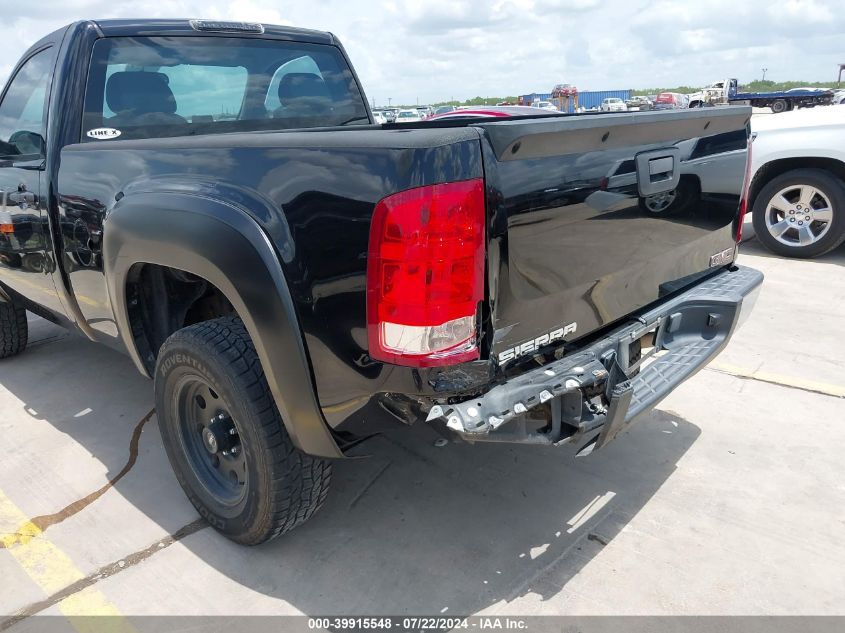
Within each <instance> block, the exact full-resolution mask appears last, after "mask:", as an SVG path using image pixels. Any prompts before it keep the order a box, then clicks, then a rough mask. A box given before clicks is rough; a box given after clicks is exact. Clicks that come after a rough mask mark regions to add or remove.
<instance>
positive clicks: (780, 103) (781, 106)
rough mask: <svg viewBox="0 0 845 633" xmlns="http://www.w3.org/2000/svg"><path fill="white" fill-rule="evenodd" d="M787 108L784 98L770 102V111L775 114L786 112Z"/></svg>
mask: <svg viewBox="0 0 845 633" xmlns="http://www.w3.org/2000/svg"><path fill="white" fill-rule="evenodd" d="M788 109H789V104H788V103H787V102H786V100H784V99H777V100H776V101H775V102H774V103H773V104H772V112H774V113H775V114H780V113H781V112H786V111H787V110H788Z"/></svg>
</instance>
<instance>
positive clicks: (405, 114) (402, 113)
mask: <svg viewBox="0 0 845 633" xmlns="http://www.w3.org/2000/svg"><path fill="white" fill-rule="evenodd" d="M420 121H422V117H421V116H420V113H419V111H418V110H411V109H408V110H399V113H398V114H397V115H396V120H395V121H394V123H419V122H420Z"/></svg>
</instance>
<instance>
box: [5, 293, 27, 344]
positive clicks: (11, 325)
mask: <svg viewBox="0 0 845 633" xmlns="http://www.w3.org/2000/svg"><path fill="white" fill-rule="evenodd" d="M28 338H29V326H28V325H27V322H26V310H25V309H24V308H22V307H20V306H18V305H15V304H14V303H11V302H10V301H5V300H3V299H0V358H8V357H9V356H16V355H18V354H20V353H21V352H22V351H23V350H24V348H26V343H27V339H28Z"/></svg>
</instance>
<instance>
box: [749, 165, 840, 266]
mask: <svg viewBox="0 0 845 633" xmlns="http://www.w3.org/2000/svg"><path fill="white" fill-rule="evenodd" d="M802 187H807V188H810V189H815V190H816V192H817V193H818V194H819V195H814V196H813V198H812V200H811V207H812V209H811V211H807V210H806V207H805V208H804V210H803V211H798V209H797V205H798V204H801V201H800V199H799V198H800V195H801V192H802V191H805V190H803V189H801V188H802ZM781 194H783V195H784V199H783V200H780V196H781ZM778 204H780V206H783V207H788V208H784V209H780V207H779V206H778ZM802 206H803V205H802ZM825 208H829V209H830V211H829V213H821V212H820V211H822V210H823V209H825ZM796 213H797V214H796ZM805 213H807V214H810V213H812V214H811V215H804V214H805ZM807 217H810V218H811V220H810V221H809V222H807V220H806V218H807ZM828 217H829V220H827V221H825V220H823V219H817V218H828ZM751 220H752V222H753V224H754V232H755V233H756V235H757V239H758V240H760V242H761V243H762V244H763V246H765V247H766V248H768V249H769V250H770V251H772V252H773V253H777V254H778V255H783V256H784V257H804V258H809V257H818V256H819V255H824V254H825V253H827V252H830V251H832V250H833V249H835V248H836V247H838V246H839V245H840V244H842V243H843V242H845V183H843V182H842V180H840V179H839V178H837V177H836V176H834V175H833V174H831V173H830V172H828V171H825V170H823V169H795V170H792V171H788V172H786V173H784V174H781V175H780V176H778V177H776V178H773V179H772V180H771V181H770V182H768V183H767V184H766V185H765V186H764V187H763V188H762V189H761V190H760V193H759V194H757V198H756V199H755V200H754V206H753V208H752V213H751ZM805 222H806V224H804V223H805ZM787 225H788V228H784V227H786V226H787ZM808 233H809V235H811V236H812V239H808V237H807V236H808ZM802 241H803V242H804V243H803V244H802Z"/></svg>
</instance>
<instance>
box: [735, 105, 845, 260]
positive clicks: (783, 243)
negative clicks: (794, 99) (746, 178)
mask: <svg viewBox="0 0 845 633" xmlns="http://www.w3.org/2000/svg"><path fill="white" fill-rule="evenodd" d="M751 128H752V130H753V132H754V136H755V139H754V143H753V148H754V151H753V152H752V154H753V159H752V162H751V174H752V180H751V189H750V193H749V205H750V206H749V208H750V209H752V210H753V213H752V214H751V218H752V222H753V226H754V233H755V234H756V236H757V239H758V240H760V243H761V244H763V245H764V246H765V247H766V248H768V249H769V250H771V251H772V252H774V253H777V254H778V255H784V256H786V257H817V256H819V255H823V254H825V253H827V252H830V251H831V250H833V249H835V248H837V247H838V246H839V245H840V244H842V243H843V241H845V179H844V178H845V167H843V166H845V143H843V138H845V108H840V107H826V108H813V109H802V110H796V111H793V112H785V113H784V114H781V115H778V116H763V117H754V118H753V119H752V120H751Z"/></svg>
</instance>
